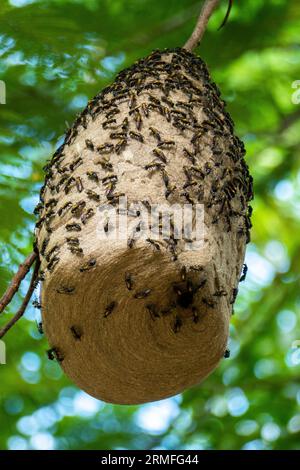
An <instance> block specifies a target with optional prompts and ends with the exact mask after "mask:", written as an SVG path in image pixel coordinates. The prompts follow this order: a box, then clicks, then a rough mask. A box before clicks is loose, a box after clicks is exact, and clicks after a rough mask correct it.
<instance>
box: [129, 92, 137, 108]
mask: <svg viewBox="0 0 300 470" xmlns="http://www.w3.org/2000/svg"><path fill="white" fill-rule="evenodd" d="M129 98H130V99H129V108H130V109H133V108H135V106H136V95H135V94H134V93H132V92H130V93H129Z"/></svg>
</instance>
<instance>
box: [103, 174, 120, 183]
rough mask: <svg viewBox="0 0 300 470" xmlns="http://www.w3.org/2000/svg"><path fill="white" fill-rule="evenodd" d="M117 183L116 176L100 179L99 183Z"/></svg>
mask: <svg viewBox="0 0 300 470" xmlns="http://www.w3.org/2000/svg"><path fill="white" fill-rule="evenodd" d="M117 181H118V177H117V175H109V176H105V178H102V180H101V182H102V183H103V184H106V183H116V182H117Z"/></svg>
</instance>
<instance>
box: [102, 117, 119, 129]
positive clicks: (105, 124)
mask: <svg viewBox="0 0 300 470" xmlns="http://www.w3.org/2000/svg"><path fill="white" fill-rule="evenodd" d="M112 124H117V120H116V119H114V118H112V119H108V120H107V121H105V122H103V123H102V127H103V129H109V128H111V127H112Z"/></svg>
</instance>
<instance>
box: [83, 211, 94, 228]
mask: <svg viewBox="0 0 300 470" xmlns="http://www.w3.org/2000/svg"><path fill="white" fill-rule="evenodd" d="M94 214H95V212H94V209H92V208H90V209H88V210H87V212H86V213H85V214H83V215H82V216H81V222H82V223H83V225H85V224H86V223H87V221H88V220H89V219H90V218H91V217H93V215H94Z"/></svg>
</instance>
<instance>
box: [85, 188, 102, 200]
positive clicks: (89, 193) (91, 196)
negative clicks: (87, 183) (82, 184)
mask: <svg viewBox="0 0 300 470" xmlns="http://www.w3.org/2000/svg"><path fill="white" fill-rule="evenodd" d="M85 192H86V194H87V196H88V198H89V199H92V200H93V201H96V202H99V201H100V196H99V194H97V193H95V191H92V190H91V189H87V190H86V191H85Z"/></svg>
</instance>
